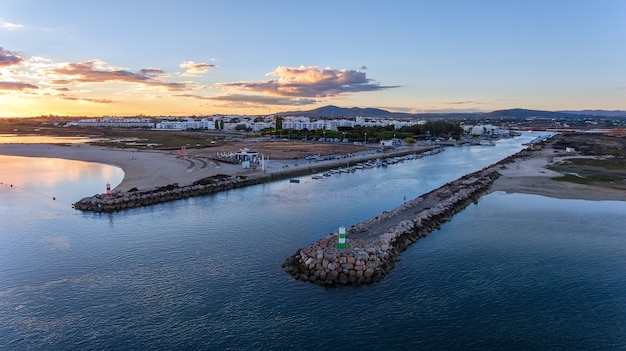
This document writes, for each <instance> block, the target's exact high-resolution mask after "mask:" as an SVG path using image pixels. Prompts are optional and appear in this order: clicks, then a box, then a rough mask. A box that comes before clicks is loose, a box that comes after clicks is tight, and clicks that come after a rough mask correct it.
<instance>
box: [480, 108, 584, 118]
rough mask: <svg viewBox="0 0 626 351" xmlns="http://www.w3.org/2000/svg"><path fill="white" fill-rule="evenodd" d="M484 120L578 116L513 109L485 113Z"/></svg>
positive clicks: (576, 116) (575, 116) (574, 116)
mask: <svg viewBox="0 0 626 351" xmlns="http://www.w3.org/2000/svg"><path fill="white" fill-rule="evenodd" d="M482 117H485V118H517V119H525V118H568V117H569V118H580V116H578V115H574V114H571V113H566V112H555V111H541V110H527V109H523V108H513V109H508V110H498V111H493V112H487V113H485V114H483V115H482Z"/></svg>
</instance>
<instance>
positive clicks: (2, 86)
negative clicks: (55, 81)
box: [0, 82, 39, 91]
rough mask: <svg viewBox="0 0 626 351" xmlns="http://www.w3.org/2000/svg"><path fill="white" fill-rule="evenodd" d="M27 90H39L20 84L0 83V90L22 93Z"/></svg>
mask: <svg viewBox="0 0 626 351" xmlns="http://www.w3.org/2000/svg"><path fill="white" fill-rule="evenodd" d="M27 89H39V87H38V86H36V85H34V84H29V83H22V82H0V90H13V91H22V90H27Z"/></svg>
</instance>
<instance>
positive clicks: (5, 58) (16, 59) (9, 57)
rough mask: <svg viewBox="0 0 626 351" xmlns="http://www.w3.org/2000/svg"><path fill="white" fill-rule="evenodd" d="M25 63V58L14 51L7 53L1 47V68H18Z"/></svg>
mask: <svg viewBox="0 0 626 351" xmlns="http://www.w3.org/2000/svg"><path fill="white" fill-rule="evenodd" d="M22 62H24V58H22V57H21V56H19V55H18V54H17V53H15V52H13V51H6V50H4V49H3V48H2V47H0V67H8V66H16V65H19V64H21V63H22Z"/></svg>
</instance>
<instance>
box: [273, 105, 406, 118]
mask: <svg viewBox="0 0 626 351" xmlns="http://www.w3.org/2000/svg"><path fill="white" fill-rule="evenodd" d="M278 114H279V115H287V116H304V117H334V118H341V117H355V116H362V117H376V118H383V117H390V118H392V117H404V118H407V117H413V116H414V115H412V114H410V113H402V112H390V111H386V110H381V109H379V108H360V107H350V108H346V107H338V106H333V105H328V106H323V107H320V108H316V109H313V110H309V111H287V112H281V113H278Z"/></svg>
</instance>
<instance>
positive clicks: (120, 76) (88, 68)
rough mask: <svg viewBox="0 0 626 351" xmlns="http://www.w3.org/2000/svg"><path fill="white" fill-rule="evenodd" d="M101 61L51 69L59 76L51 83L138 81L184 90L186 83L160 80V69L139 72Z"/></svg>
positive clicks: (53, 73)
mask: <svg viewBox="0 0 626 351" xmlns="http://www.w3.org/2000/svg"><path fill="white" fill-rule="evenodd" d="M102 64H103V63H102V62H101V61H95V60H93V61H85V62H79V63H68V64H66V65H64V66H62V67H60V68H54V69H50V70H49V71H48V72H47V73H48V74H50V75H57V76H59V77H58V78H57V79H53V80H51V81H50V83H51V84H59V85H64V84H72V83H106V82H123V83H137V84H142V85H146V86H152V87H162V88H166V89H168V90H183V89H185V87H186V85H185V84H184V83H171V82H164V81H161V80H158V77H159V75H161V74H162V73H163V71H162V70H160V69H155V68H147V69H142V70H140V71H139V73H133V72H130V71H127V70H119V69H103V68H100V67H101V66H102Z"/></svg>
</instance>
